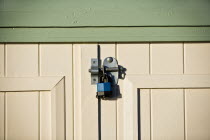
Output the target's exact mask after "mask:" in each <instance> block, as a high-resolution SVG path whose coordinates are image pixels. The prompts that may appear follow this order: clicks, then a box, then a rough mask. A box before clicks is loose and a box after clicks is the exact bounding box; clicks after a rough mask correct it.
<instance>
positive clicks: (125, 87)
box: [73, 43, 210, 140]
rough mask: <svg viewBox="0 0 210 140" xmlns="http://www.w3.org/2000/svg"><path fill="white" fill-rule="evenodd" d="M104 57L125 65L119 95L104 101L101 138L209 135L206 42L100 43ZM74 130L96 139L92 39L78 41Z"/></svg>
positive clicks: (184, 139) (189, 139)
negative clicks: (85, 42) (86, 42)
mask: <svg viewBox="0 0 210 140" xmlns="http://www.w3.org/2000/svg"><path fill="white" fill-rule="evenodd" d="M100 46H101V55H102V59H104V58H105V57H108V56H113V57H116V58H117V59H118V61H119V64H120V65H122V66H124V67H125V68H126V69H127V72H126V74H127V75H126V78H125V80H120V83H119V85H120V93H121V95H122V97H121V98H118V99H117V100H106V101H102V124H101V125H102V140H197V139H200V140H209V139H210V119H209V118H210V109H209V107H210V75H209V74H210V63H209V61H210V44H209V43H200V44H199V43H170V44H167V43H139V44H120V43H118V44H100ZM73 50H74V52H73V54H74V59H73V60H74V63H73V66H74V76H75V78H74V93H75V94H74V103H75V104H74V110H75V111H74V113H75V115H74V116H75V118H74V128H75V129H74V132H75V133H74V134H75V139H76V140H97V131H98V130H97V100H96V98H95V92H96V86H94V85H91V84H90V74H89V73H88V72H87V71H88V69H89V68H90V59H91V58H95V57H96V44H76V45H74V46H73Z"/></svg>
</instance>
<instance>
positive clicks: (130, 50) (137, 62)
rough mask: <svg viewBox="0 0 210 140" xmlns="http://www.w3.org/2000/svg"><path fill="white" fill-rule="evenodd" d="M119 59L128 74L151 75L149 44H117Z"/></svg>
mask: <svg viewBox="0 0 210 140" xmlns="http://www.w3.org/2000/svg"><path fill="white" fill-rule="evenodd" d="M117 58H118V62H119V64H120V65H122V66H124V67H125V68H127V71H126V74H149V43H145V44H117Z"/></svg>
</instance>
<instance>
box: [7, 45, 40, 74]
mask: <svg viewBox="0 0 210 140" xmlns="http://www.w3.org/2000/svg"><path fill="white" fill-rule="evenodd" d="M6 76H8V77H26V76H27V77H32V76H38V44H7V45H6Z"/></svg>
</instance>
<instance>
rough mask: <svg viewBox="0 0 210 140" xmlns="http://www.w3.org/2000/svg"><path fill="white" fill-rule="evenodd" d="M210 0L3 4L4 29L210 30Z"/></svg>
mask: <svg viewBox="0 0 210 140" xmlns="http://www.w3.org/2000/svg"><path fill="white" fill-rule="evenodd" d="M209 13H210V2H209V1H208V0H199V1H198V0H190V1H177V0H155V1H154V0H139V1H126V0H116V1H112V0H106V1H97V0H90V1H83V0H77V1H74V0H70V1H67V0H61V1H55V0H54V1H42V0H38V1H28V0H21V1H16V0H1V1H0V19H1V20H0V27H81V26H95V27H96V26H97V27H98V26H209V25H210V18H209Z"/></svg>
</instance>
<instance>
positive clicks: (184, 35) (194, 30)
mask: <svg viewBox="0 0 210 140" xmlns="http://www.w3.org/2000/svg"><path fill="white" fill-rule="evenodd" d="M183 41H185V42H195V41H197V42H198V41H199V42H206V41H210V27H107V28H105V27H98V28H93V27H88V28H0V42H5V43H18V42H19V43H20V42H24V43H25V42H30V43H31V42H32V43H34V42H44V43H45V42H55V43H56V42H67V43H68V42H77V43H78V42H84V43H85V42H86V43H87V42H183Z"/></svg>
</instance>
